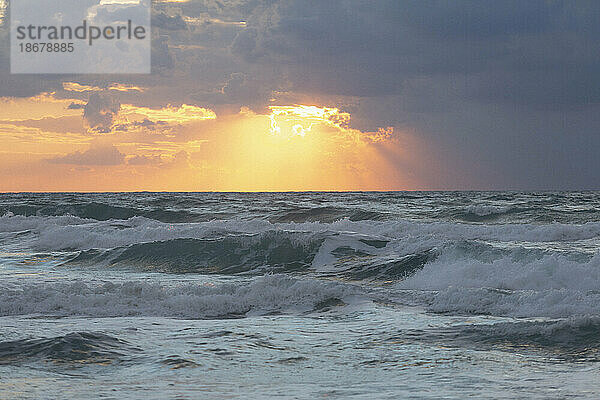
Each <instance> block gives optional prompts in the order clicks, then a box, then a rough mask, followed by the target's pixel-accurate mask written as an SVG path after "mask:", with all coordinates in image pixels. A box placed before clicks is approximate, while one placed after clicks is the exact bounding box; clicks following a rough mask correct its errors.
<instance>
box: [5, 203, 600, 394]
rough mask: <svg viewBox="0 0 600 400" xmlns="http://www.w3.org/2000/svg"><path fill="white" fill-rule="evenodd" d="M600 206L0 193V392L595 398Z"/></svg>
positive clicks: (599, 377) (599, 388) (599, 355)
mask: <svg viewBox="0 0 600 400" xmlns="http://www.w3.org/2000/svg"><path fill="white" fill-rule="evenodd" d="M599 249H600V192H533V193H527V192H355V193H346V192H344V193H322V192H306V193H146V192H142V193H94V194H83V193H53V194H48V193H44V194H33V193H18V194H2V195H0V398H1V399H91V398H94V399H145V400H149V399H201V398H202V399H204V398H206V399H231V398H243V399H262V398H299V399H313V398H326V399H336V398H340V399H348V398H352V399H465V398H468V397H473V398H480V399H481V398H486V399H515V398H526V399H571V398H577V399H597V398H600V363H599V361H600V251H599Z"/></svg>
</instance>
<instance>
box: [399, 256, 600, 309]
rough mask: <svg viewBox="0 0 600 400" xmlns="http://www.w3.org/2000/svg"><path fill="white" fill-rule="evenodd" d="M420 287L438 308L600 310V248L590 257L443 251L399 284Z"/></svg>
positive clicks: (425, 298) (429, 302)
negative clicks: (456, 255) (467, 255)
mask: <svg viewBox="0 0 600 400" xmlns="http://www.w3.org/2000/svg"><path fill="white" fill-rule="evenodd" d="M397 287H398V288H400V289H403V290H412V291H418V292H419V296H422V301H423V302H424V303H425V304H427V306H428V308H429V309H430V310H431V311H434V312H443V313H464V314H491V315H499V316H511V317H551V318H561V317H571V316H577V315H581V316H583V315H599V313H600V311H599V310H600V254H596V255H594V256H593V257H591V258H590V259H589V260H588V261H581V260H580V261H577V260H573V259H569V258H567V257H565V256H560V255H546V256H543V257H541V258H532V259H531V260H515V259H513V258H512V257H503V258H500V259H496V260H493V261H491V262H484V261H478V260H473V259H463V260H454V259H451V258H449V257H448V256H441V257H439V258H438V259H436V260H435V261H432V262H430V263H428V264H427V265H426V266H425V267H424V268H423V269H421V270H420V271H418V272H416V273H415V274H413V275H412V276H411V277H409V278H408V279H406V280H405V281H403V282H400V283H398V284H397Z"/></svg>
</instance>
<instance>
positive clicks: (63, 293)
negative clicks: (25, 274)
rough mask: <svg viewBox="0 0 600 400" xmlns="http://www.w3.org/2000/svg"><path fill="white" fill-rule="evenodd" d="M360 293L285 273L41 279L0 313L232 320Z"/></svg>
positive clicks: (4, 301) (5, 297) (4, 299)
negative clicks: (219, 278)
mask: <svg viewBox="0 0 600 400" xmlns="http://www.w3.org/2000/svg"><path fill="white" fill-rule="evenodd" d="M357 294H358V292H357V289H356V288H354V287H352V286H347V285H342V284H338V283H330V282H320V281H315V280H299V279H292V278H289V277H285V276H282V275H271V276H265V277H261V278H257V279H255V280H253V281H252V282H250V283H228V284H219V285H212V284H204V285H199V284H179V285H165V284H158V283H155V284H153V283H147V282H145V281H129V282H124V283H104V284H93V283H84V282H74V283H69V284H65V283H39V284H29V285H22V286H19V288H18V289H14V288H12V289H11V288H2V289H0V315H2V316H7V315H31V314H41V315H58V316H91V317H122V316H162V317H173V318H184V319H207V318H232V317H243V316H250V315H260V314H265V313H273V312H307V311H311V310H315V309H320V308H322V305H323V304H329V303H331V302H334V303H336V301H340V300H341V301H344V300H347V299H351V298H352V297H353V296H354V295H357ZM348 301H349V300H348Z"/></svg>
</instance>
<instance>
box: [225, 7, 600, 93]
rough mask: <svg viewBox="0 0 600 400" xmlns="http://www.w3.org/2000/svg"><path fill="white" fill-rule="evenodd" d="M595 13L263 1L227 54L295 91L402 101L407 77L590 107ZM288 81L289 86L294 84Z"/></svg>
mask: <svg viewBox="0 0 600 400" xmlns="http://www.w3.org/2000/svg"><path fill="white" fill-rule="evenodd" d="M599 10H600V4H599V3H595V2H586V1H571V2H556V1H533V0H532V1H526V2H523V1H491V0H478V1H428V2H422V1H396V0H379V1H376V2H374V1H367V0H337V1H327V2H324V1H316V0H315V1H297V0H296V1H291V0H282V1H278V2H271V3H270V5H269V6H263V7H257V8H256V9H255V10H254V12H253V14H252V15H251V16H250V17H249V18H248V28H247V29H245V30H243V31H241V32H240V33H239V34H238V36H237V37H236V39H235V41H234V43H233V45H232V51H233V53H234V54H237V55H239V56H241V57H243V58H244V59H245V60H246V61H248V62H263V63H278V64H281V65H282V66H283V67H284V68H285V69H287V70H288V71H289V72H290V74H289V75H288V76H291V77H292V79H293V80H294V83H295V88H296V89H297V90H308V91H319V90H325V91H327V92H328V93H337V94H344V95H353V96H379V95H390V94H400V93H402V90H403V87H404V83H405V81H406V80H409V79H413V78H415V77H423V76H429V77H440V76H442V77H444V76H446V77H448V78H452V77H453V75H456V74H461V75H468V76H469V78H470V79H471V80H472V82H473V83H472V85H471V86H472V87H468V88H466V89H465V90H464V91H463V92H462V93H458V94H459V95H460V96H461V97H463V98H465V99H482V100H492V101H502V102H504V101H510V100H515V101H516V100H518V101H520V102H525V103H532V104H536V103H541V104H548V103H557V104H564V103H572V102H584V103H585V102H590V101H596V99H597V98H598V96H599V95H600V91H599V90H598V89H597V88H598V87H600V78H599V77H598V74H597V73H595V71H596V70H597V69H598V68H600V52H599V51H598V49H597V47H598V46H597V43H598V40H600V30H599V28H598V25H599V23H598V21H600V19H598V18H594V16H598V17H600V15H598V14H599V12H600V11H599ZM294 78H295V79H294Z"/></svg>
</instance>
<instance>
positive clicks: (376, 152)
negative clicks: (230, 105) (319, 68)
mask: <svg viewBox="0 0 600 400" xmlns="http://www.w3.org/2000/svg"><path fill="white" fill-rule="evenodd" d="M117 85H118V84H109V85H107V86H106V87H107V88H110V87H116V86H117ZM95 88H96V86H91V85H90V86H88V85H83V84H79V83H74V82H71V83H70V82H66V83H65V87H64V89H65V93H66V94H68V93H69V92H71V93H75V94H77V95H79V94H80V93H86V92H87V93H90V100H88V102H87V103H90V101H91V100H92V97H94V96H96V97H97V96H107V91H106V89H100V88H99V89H100V90H99V91H97V90H95ZM132 90H134V91H135V89H132ZM0 101H2V102H4V105H5V107H3V109H2V112H0V117H1V118H0V120H1V121H0V131H2V132H5V134H4V135H3V137H4V139H3V140H2V142H0V152H2V154H3V160H4V161H0V171H3V174H4V176H5V177H6V179H5V180H4V181H3V182H2V183H0V190H58V191H61V190H82V191H96V190H98V191H103V190H200V191H201V190H211V191H212V190H216V191H219V190H225V191H285V190H300V191H302V190H369V189H386V188H402V187H406V186H407V185H409V184H411V183H412V182H409V178H407V177H406V176H404V175H403V174H401V173H400V172H399V171H397V169H396V168H395V167H394V166H393V165H391V164H390V162H388V160H387V159H386V157H385V154H394V157H396V158H402V157H404V158H405V159H408V158H410V156H411V155H410V154H408V153H407V152H406V151H405V150H404V149H403V148H402V146H401V145H400V144H399V142H398V137H399V133H398V132H394V130H393V129H392V128H385V129H380V130H378V131H376V132H363V131H360V130H357V129H354V128H352V127H351V126H350V123H351V115H350V114H349V113H347V112H344V111H342V110H340V109H338V108H335V107H323V106H317V105H302V104H299V105H298V104H297V105H274V106H271V107H269V111H268V113H264V114H263V113H256V112H253V111H251V110H249V109H245V108H242V110H241V111H240V112H238V113H233V114H231V113H229V114H228V113H225V114H223V115H217V114H216V113H215V112H214V111H213V110H211V109H209V108H205V107H201V106H199V105H193V104H182V105H166V106H163V107H153V108H151V107H145V106H140V105H134V104H129V103H127V104H118V103H117V106H115V108H114V109H113V111H112V112H113V113H114V115H113V117H112V122H111V121H107V120H104V119H103V123H104V125H103V126H104V128H106V129H103V130H89V129H85V127H84V126H83V125H84V124H86V123H87V125H91V124H90V123H89V122H93V121H94V120H93V116H94V115H93V114H91V113H92V111H91V109H92V108H91V107H88V106H87V105H86V101H82V100H78V99H76V98H66V99H60V98H56V97H55V94H53V93H49V94H43V95H40V96H36V97H33V98H29V99H20V100H16V99H0ZM96 103H97V104H96V112H100V113H101V112H103V111H106V110H104V108H105V107H106V104H104V103H103V102H98V99H97V98H96ZM73 104H75V105H76V106H75V107H73ZM84 108H86V110H87V112H88V114H84ZM86 115H87V116H86ZM84 116H85V118H87V120H86V119H84ZM9 133H10V134H9ZM400 136H401V135H400ZM61 138H62V139H61ZM19 154H21V155H19ZM23 154H29V156H28V157H27V158H26V159H25V158H23V157H24V156H23ZM52 176H60V177H61V179H60V180H58V181H57V180H55V179H52ZM390 182H392V184H393V185H394V186H391V184H390Z"/></svg>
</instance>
